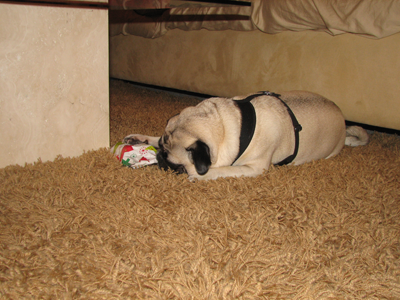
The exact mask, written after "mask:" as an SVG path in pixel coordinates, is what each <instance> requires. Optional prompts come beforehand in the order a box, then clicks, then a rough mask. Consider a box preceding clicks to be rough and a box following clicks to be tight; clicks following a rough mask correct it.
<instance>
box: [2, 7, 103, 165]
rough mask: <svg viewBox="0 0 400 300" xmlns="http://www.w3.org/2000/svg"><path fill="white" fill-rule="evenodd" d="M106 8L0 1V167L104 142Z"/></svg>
mask: <svg viewBox="0 0 400 300" xmlns="http://www.w3.org/2000/svg"><path fill="white" fill-rule="evenodd" d="M108 78H109V76H108V11H107V9H98V8H94V9H92V8H78V7H65V6H64V7H62V6H43V5H26V4H24V5H20V4H4V3H3V4H2V3H0V149H2V153H1V154H0V167H4V166H6V165H10V164H21V165H23V164H24V163H25V162H27V163H32V162H35V161H37V160H38V158H39V157H40V158H41V159H42V160H43V161H46V160H53V159H54V158H55V157H56V156H57V155H59V154H60V155H62V156H64V157H66V156H77V155H80V154H81V153H82V152H83V151H85V150H91V149H98V148H100V147H107V146H109V85H108Z"/></svg>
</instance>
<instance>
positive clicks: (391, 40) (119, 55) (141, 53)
mask: <svg viewBox="0 0 400 300" xmlns="http://www.w3.org/2000/svg"><path fill="white" fill-rule="evenodd" d="M118 1H120V2H121V5H122V6H127V3H128V2H126V3H125V2H124V1H129V0H118ZM160 1H161V0H160ZM165 1H166V0H164V1H161V2H165ZM161 2H160V3H161ZM153 3H156V4H157V1H156V0H154V1H153ZM161 4H162V3H161ZM161 4H160V5H161ZM251 4H252V5H251V6H244V7H239V6H222V7H221V6H218V5H216V6H210V5H209V4H207V6H201V5H197V4H191V5H190V6H177V7H175V8H172V9H170V10H166V11H165V12H164V13H163V14H161V13H159V14H156V13H149V12H148V11H131V10H126V11H122V12H121V11H116V12H114V14H113V11H111V12H110V20H111V25H110V35H111V36H110V74H111V77H114V78H119V79H125V80H130V81H134V82H139V83H145V84H151V85H157V86H162V87H169V88H175V89H180V90H186V91H191V92H197V93H203V94H208V95H216V96H234V95H243V94H247V93H252V92H257V91H260V90H269V91H273V92H276V93H279V92H281V91H285V90H309V91H313V92H316V93H319V94H321V95H324V96H326V97H327V98H329V99H331V100H333V101H334V102H336V104H337V105H339V107H340V108H341V109H342V111H343V113H344V115H345V117H346V119H347V120H349V121H353V122H359V123H365V124H368V125H373V126H380V127H385V128H391V129H397V130H399V129H400V33H399V32H400V1H399V0H395V1H390V0H388V1H376V0H346V1H331V0H265V1H252V3H251ZM161 12H162V11H161Z"/></svg>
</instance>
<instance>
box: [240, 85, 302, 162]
mask: <svg viewBox="0 0 400 300" xmlns="http://www.w3.org/2000/svg"><path fill="white" fill-rule="evenodd" d="M263 95H265V96H272V97H275V98H277V99H279V100H280V101H281V102H282V104H283V105H285V107H286V109H287V111H288V113H289V116H290V118H291V119H292V124H293V128H294V137H295V146H294V152H293V154H292V155H290V156H288V157H286V158H285V159H284V160H282V161H281V162H279V163H277V164H275V165H277V166H283V165H287V164H290V163H291V162H292V161H293V160H294V159H295V157H296V155H297V152H298V150H299V132H300V131H301V130H302V127H301V125H300V124H299V122H298V121H297V119H296V116H295V115H294V114H293V112H292V110H291V109H290V107H289V106H288V105H287V104H286V103H285V102H284V101H283V100H282V99H281V98H280V96H281V95H279V94H275V93H271V92H260V93H258V94H254V95H251V96H249V97H247V98H245V99H242V100H235V101H236V105H237V106H238V107H239V109H240V112H241V114H242V128H241V131H240V140H239V141H240V143H239V153H238V155H237V156H236V158H235V160H234V161H233V163H232V165H233V164H234V163H235V162H236V161H237V160H238V159H239V157H240V156H241V155H242V154H243V152H244V151H245V150H246V149H247V147H248V146H249V144H250V142H251V139H252V138H253V135H254V131H255V129H256V111H255V110H254V106H253V104H251V100H253V99H254V98H256V97H259V96H263Z"/></svg>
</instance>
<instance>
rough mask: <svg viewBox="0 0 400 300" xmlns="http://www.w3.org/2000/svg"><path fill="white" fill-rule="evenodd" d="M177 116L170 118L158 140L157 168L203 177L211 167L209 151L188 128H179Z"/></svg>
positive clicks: (179, 123)
mask: <svg viewBox="0 0 400 300" xmlns="http://www.w3.org/2000/svg"><path fill="white" fill-rule="evenodd" d="M181 124H184V122H180V120H179V115H178V116H175V117H172V118H171V119H170V120H169V121H168V124H167V127H166V128H165V132H164V134H163V135H162V137H161V138H160V140H159V142H158V144H159V148H160V149H159V151H158V153H157V160H158V166H159V167H160V168H161V169H164V170H167V169H171V170H173V171H174V172H176V173H178V174H182V173H187V174H189V175H191V174H194V173H197V174H199V175H204V174H206V173H207V172H208V169H209V167H210V165H211V159H210V149H209V147H208V146H207V144H205V143H204V142H203V141H201V140H199V139H198V138H197V137H196V136H195V133H194V132H193V131H191V130H190V127H186V126H181Z"/></svg>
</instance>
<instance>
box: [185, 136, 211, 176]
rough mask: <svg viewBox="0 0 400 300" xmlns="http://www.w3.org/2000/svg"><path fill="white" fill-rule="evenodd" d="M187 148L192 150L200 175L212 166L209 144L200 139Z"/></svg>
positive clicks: (194, 162)
mask: <svg viewBox="0 0 400 300" xmlns="http://www.w3.org/2000/svg"><path fill="white" fill-rule="evenodd" d="M186 150H187V151H190V152H191V157H192V160H193V164H194V166H195V167H196V171H197V173H198V174H199V175H204V174H206V173H207V172H208V169H209V168H210V166H211V157H210V148H209V147H208V146H207V144H206V143H204V142H202V141H200V140H198V141H196V142H195V143H193V144H192V145H190V146H189V147H188V148H186Z"/></svg>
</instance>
